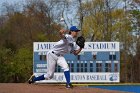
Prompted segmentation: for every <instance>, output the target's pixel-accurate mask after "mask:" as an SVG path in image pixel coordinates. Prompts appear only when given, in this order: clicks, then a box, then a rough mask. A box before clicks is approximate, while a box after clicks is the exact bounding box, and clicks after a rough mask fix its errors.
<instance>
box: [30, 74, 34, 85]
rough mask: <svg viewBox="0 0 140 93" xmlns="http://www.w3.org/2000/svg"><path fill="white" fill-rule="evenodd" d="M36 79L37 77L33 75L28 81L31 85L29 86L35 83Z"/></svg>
mask: <svg viewBox="0 0 140 93" xmlns="http://www.w3.org/2000/svg"><path fill="white" fill-rule="evenodd" d="M34 78H35V76H34V75H32V76H31V77H30V79H29V80H28V83H29V84H31V83H34V82H35V81H34Z"/></svg>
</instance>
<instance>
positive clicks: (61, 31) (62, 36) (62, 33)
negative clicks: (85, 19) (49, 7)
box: [59, 29, 66, 38]
mask: <svg viewBox="0 0 140 93" xmlns="http://www.w3.org/2000/svg"><path fill="white" fill-rule="evenodd" d="M65 33H66V30H64V29H61V30H60V31H59V35H60V37H61V38H65Z"/></svg>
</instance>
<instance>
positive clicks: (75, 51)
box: [73, 48, 82, 55]
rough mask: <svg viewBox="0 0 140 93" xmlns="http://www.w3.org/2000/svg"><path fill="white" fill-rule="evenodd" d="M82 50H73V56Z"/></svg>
mask: <svg viewBox="0 0 140 93" xmlns="http://www.w3.org/2000/svg"><path fill="white" fill-rule="evenodd" d="M81 50H82V48H79V49H78V50H74V51H73V54H74V55H78V54H79V53H80V52H81Z"/></svg>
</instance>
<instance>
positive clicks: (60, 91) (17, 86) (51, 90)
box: [0, 83, 126, 93]
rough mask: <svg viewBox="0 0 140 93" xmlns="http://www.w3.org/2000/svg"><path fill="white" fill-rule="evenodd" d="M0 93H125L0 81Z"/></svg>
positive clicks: (79, 87) (80, 87)
mask: <svg viewBox="0 0 140 93" xmlns="http://www.w3.org/2000/svg"><path fill="white" fill-rule="evenodd" d="M0 93H126V92H120V91H111V90H104V89H98V88H86V87H84V86H74V88H73V89H66V88H65V87H64V86H63V85H57V84H55V85H52V84H51V85H50V84H27V83H0Z"/></svg>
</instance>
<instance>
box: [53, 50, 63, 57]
mask: <svg viewBox="0 0 140 93" xmlns="http://www.w3.org/2000/svg"><path fill="white" fill-rule="evenodd" d="M52 53H53V54H55V55H56V56H61V55H60V54H57V53H55V52H54V51H52Z"/></svg>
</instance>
